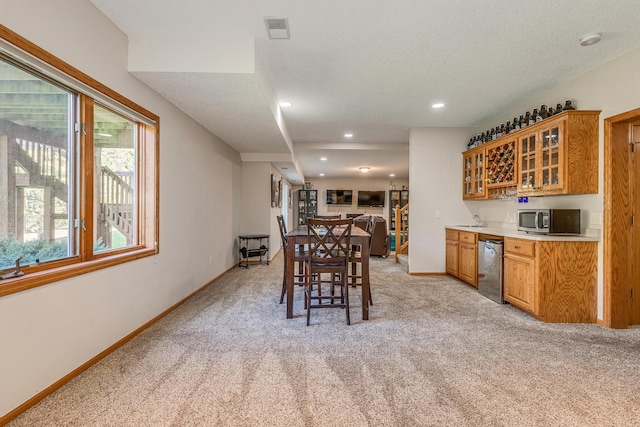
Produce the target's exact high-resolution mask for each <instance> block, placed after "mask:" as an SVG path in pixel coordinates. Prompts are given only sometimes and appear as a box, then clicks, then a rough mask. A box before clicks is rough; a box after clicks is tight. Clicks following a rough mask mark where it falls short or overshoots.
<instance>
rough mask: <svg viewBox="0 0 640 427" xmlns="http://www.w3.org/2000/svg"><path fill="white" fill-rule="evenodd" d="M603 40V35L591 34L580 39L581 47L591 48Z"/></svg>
mask: <svg viewBox="0 0 640 427" xmlns="http://www.w3.org/2000/svg"><path fill="white" fill-rule="evenodd" d="M601 39H602V34H600V33H591V34H587V35H586V36H584V37H582V38H581V39H580V46H591V45H592V44H596V43H598V42H599V41H600V40H601Z"/></svg>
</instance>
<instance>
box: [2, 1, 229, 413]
mask: <svg viewBox="0 0 640 427" xmlns="http://www.w3.org/2000/svg"><path fill="white" fill-rule="evenodd" d="M2 24H3V25H5V26H7V27H9V28H10V29H11V30H13V31H15V32H17V33H18V34H20V35H22V36H23V37H26V38H27V39H29V40H30V41H32V42H34V43H36V44H37V45H39V46H41V47H42V48H44V49H46V50H48V51H49V52H51V53H52V54H54V55H56V56H58V57H60V58H61V59H62V60H64V61H66V62H68V63H70V64H71V65H73V66H74V67H76V68H78V69H80V70H81V71H83V72H85V73H87V74H88V75H90V76H92V77H93V78H95V79H97V80H98V81H100V82H101V83H103V84H105V85H107V86H109V87H111V88H112V89H114V90H116V91H118V92H119V93H121V94H123V95H124V96H126V97H128V98H129V99H131V100H133V101H134V102H136V103H138V104H140V105H141V106H143V107H145V108H147V109H148V110H150V111H152V112H154V113H155V114H157V115H159V116H160V121H161V126H160V131H161V133H160V188H161V190H160V254H159V255H158V256H157V257H149V258H145V259H141V260H138V261H134V262H129V263H126V264H124V265H120V266H117V267H112V268H108V269H104V270H100V271H97V272H94V273H90V274H85V275H81V276H78V277H75V278H73V279H69V280H64V281H60V282H56V283H52V284H49V285H47V286H41V287H38V288H35V289H31V290H28V291H24V292H20V293H16V294H12V295H9V296H6V297H3V298H0V342H1V343H2V350H1V351H0V378H1V380H0V383H1V384H2V385H1V386H0V416H2V415H4V414H6V413H8V412H9V411H11V410H13V409H14V408H16V407H17V406H18V405H20V404H22V403H23V402H25V401H26V400H27V399H29V398H30V397H32V396H33V395H35V394H36V393H38V392H40V391H41V390H43V389H44V388H46V387H47V386H49V385H51V384H52V383H54V382H56V381H57V380H59V379H60V378H62V377H63V376H65V375H66V374H68V373H69V372H71V371H72V370H74V369H75V368H77V367H78V366H80V365H82V364H83V363H85V362H86V361H88V360H89V359H91V358H92V357H94V356H95V355H96V354H98V353H100V352H101V351H103V350H104V349H106V348H107V347H109V346H110V345H112V344H113V343H115V342H116V341H118V340H120V339H121V338H123V337H124V336H126V335H127V334H129V333H130V332H132V331H134V330H135V329H137V328H138V327H140V326H141V325H142V324H144V323H145V322H147V321H149V320H150V319H152V318H153V317H155V316H157V315H158V314H159V313H161V312H163V311H164V310H166V309H167V308H169V307H170V306H172V305H173V304H175V303H176V302H178V301H180V300H181V299H183V298H184V297H186V296H187V295H189V294H191V293H192V292H194V291H195V290H197V289H198V288H200V287H202V286H203V285H204V284H206V283H207V282H209V281H210V280H211V279H213V278H215V277H216V276H218V275H220V274H222V273H223V272H224V271H226V270H227V269H228V268H230V267H232V266H233V265H234V262H235V259H236V257H237V254H236V253H235V251H234V245H235V241H236V237H237V235H238V234H239V232H240V217H239V215H237V213H238V212H239V211H240V200H241V180H242V164H241V161H240V156H239V155H238V153H236V152H235V151H233V150H232V149H230V148H229V147H228V146H227V145H226V144H224V143H222V142H221V141H220V140H218V139H217V138H216V137H215V136H213V135H211V134H210V133H208V132H206V131H205V130H204V129H203V128H202V127H201V126H199V125H198V124H196V123H195V122H193V121H192V120H191V119H190V118H189V117H187V116H186V115H185V114H184V113H182V112H181V111H179V110H178V109H177V108H175V107H174V106H173V105H172V104H170V103H169V102H167V101H166V100H164V99H163V98H161V97H160V96H159V95H157V94H156V93H154V92H153V91H151V90H150V89H149V88H148V87H147V86H145V85H144V84H142V83H141V82H140V81H139V80H137V79H135V78H134V77H132V76H131V75H130V74H129V73H127V68H126V67H127V38H126V37H125V35H124V34H122V33H121V32H120V31H119V30H118V29H117V28H116V27H115V26H114V25H113V23H111V21H109V20H108V19H106V18H105V17H104V16H103V15H102V14H100V13H99V12H98V11H97V10H96V9H95V8H94V7H93V5H92V4H91V3H90V2H88V1H86V0H58V1H55V2H52V1H48V0H6V1H3V4H2ZM220 225H223V226H220ZM210 257H211V258H212V262H211V264H210V263H209V259H210Z"/></svg>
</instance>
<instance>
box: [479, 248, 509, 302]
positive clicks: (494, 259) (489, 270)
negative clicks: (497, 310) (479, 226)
mask: <svg viewBox="0 0 640 427" xmlns="http://www.w3.org/2000/svg"><path fill="white" fill-rule="evenodd" d="M503 249H504V242H502V241H501V240H494V239H482V238H481V239H478V292H479V293H480V294H481V295H484V296H485V297H487V298H489V299H491V300H493V301H495V302H497V303H500V304H504V303H505V302H504V296H503V282H502V253H503Z"/></svg>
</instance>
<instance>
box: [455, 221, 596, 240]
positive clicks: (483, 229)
mask: <svg viewBox="0 0 640 427" xmlns="http://www.w3.org/2000/svg"><path fill="white" fill-rule="evenodd" d="M444 227H445V228H448V229H451V230H458V231H468V232H471V233H479V234H490V235H493V236H502V237H515V238H517V239H526V240H540V241H555V242H599V241H600V237H598V236H590V235H579V236H562V235H548V234H536V233H526V232H524V231H518V230H514V229H511V228H501V227H491V226H476V225H473V226H470V225H445V226H444Z"/></svg>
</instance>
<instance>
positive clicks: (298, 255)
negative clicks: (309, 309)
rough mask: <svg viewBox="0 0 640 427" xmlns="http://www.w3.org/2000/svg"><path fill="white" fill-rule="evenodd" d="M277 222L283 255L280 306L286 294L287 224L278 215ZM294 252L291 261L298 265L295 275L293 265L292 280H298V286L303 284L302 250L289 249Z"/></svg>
mask: <svg viewBox="0 0 640 427" xmlns="http://www.w3.org/2000/svg"><path fill="white" fill-rule="evenodd" d="M276 219H277V220H278V228H279V229H280V240H281V242H282V252H283V254H284V274H283V275H282V290H281V291H280V304H282V303H283V302H284V295H285V294H286V292H287V266H288V264H287V259H288V257H287V251H289V250H290V249H289V246H288V244H287V243H288V241H287V224H285V222H284V218H283V216H282V215H278V216H277V217H276ZM291 249H292V250H294V251H295V252H294V254H293V261H294V263H297V264H298V272H297V273H295V267H296V266H295V265H294V266H293V267H294V275H293V280H294V283H295V280H296V279H298V282H299V284H300V285H302V284H304V281H305V280H304V248H303V247H298V248H291Z"/></svg>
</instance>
